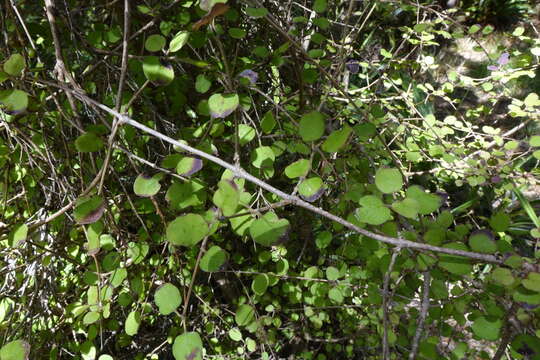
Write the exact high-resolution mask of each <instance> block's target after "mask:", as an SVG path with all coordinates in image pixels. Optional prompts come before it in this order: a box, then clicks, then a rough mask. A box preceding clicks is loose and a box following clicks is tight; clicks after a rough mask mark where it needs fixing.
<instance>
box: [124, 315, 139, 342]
mask: <svg viewBox="0 0 540 360" xmlns="http://www.w3.org/2000/svg"><path fill="white" fill-rule="evenodd" d="M140 324H141V314H140V313H139V312H138V311H135V310H133V311H132V312H130V313H129V314H128V316H127V319H126V323H125V326H124V328H125V330H126V334H128V335H129V336H133V335H135V334H137V332H138V331H139V325H140Z"/></svg>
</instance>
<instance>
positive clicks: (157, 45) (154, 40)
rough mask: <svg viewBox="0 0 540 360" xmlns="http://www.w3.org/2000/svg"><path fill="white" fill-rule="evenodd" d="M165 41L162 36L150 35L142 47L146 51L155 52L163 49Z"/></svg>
mask: <svg viewBox="0 0 540 360" xmlns="http://www.w3.org/2000/svg"><path fill="white" fill-rule="evenodd" d="M166 42H167V40H165V38H164V37H163V36H162V35H159V34H154V35H150V36H149V37H148V38H147V39H146V41H145V42H144V47H145V49H146V50H148V51H151V52H155V51H159V50H161V49H163V47H164V46H165V43H166Z"/></svg>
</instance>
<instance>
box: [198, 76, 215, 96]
mask: <svg viewBox="0 0 540 360" xmlns="http://www.w3.org/2000/svg"><path fill="white" fill-rule="evenodd" d="M210 86H212V82H211V81H210V79H208V78H207V77H206V76H204V74H199V75H197V79H196V80H195V90H197V92H198V93H201V94H204V93H205V92H207V91H208V90H210Z"/></svg>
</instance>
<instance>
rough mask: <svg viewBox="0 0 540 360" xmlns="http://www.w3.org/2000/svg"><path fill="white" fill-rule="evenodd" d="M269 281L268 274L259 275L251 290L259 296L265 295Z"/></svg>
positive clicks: (254, 280)
mask: <svg viewBox="0 0 540 360" xmlns="http://www.w3.org/2000/svg"><path fill="white" fill-rule="evenodd" d="M268 284H269V280H268V276H267V275H266V274H258V275H257V276H255V278H254V279H253V282H252V283H251V289H252V290H253V292H254V293H255V294H257V295H263V294H264V293H265V292H266V289H267V288H268Z"/></svg>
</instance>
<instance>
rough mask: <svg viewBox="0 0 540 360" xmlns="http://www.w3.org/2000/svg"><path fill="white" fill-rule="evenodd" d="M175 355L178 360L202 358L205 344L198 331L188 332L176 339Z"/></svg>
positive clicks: (173, 350) (199, 359)
mask: <svg viewBox="0 0 540 360" xmlns="http://www.w3.org/2000/svg"><path fill="white" fill-rule="evenodd" d="M172 352H173V356H174V358H175V359H176V360H202V358H203V357H202V353H203V345H202V341H201V337H200V336H199V334H198V333H196V332H187V333H184V334H182V335H180V336H177V337H176V339H174V344H173V349H172Z"/></svg>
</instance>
